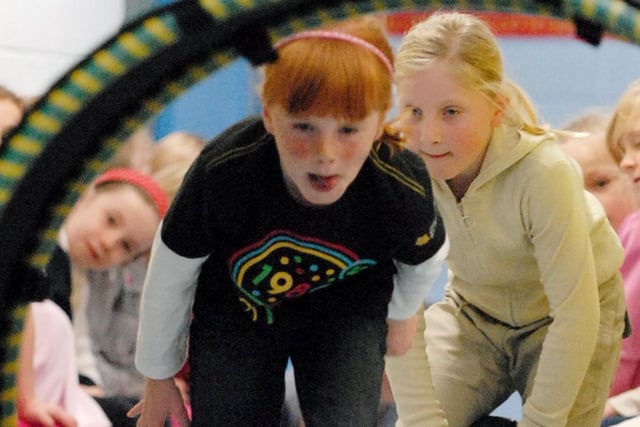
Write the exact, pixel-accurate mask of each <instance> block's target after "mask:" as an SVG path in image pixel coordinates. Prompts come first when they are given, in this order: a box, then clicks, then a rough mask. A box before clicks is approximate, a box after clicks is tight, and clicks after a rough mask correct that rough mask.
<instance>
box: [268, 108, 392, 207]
mask: <svg viewBox="0 0 640 427" xmlns="http://www.w3.org/2000/svg"><path fill="white" fill-rule="evenodd" d="M263 117H264V122H265V127H266V129H267V131H268V132H269V133H271V134H272V135H273V136H274V138H275V141H276V146H277V148H278V154H279V156H280V165H281V167H282V171H283V175H284V179H285V181H287V185H288V187H289V190H290V192H291V193H292V195H293V196H294V197H296V198H298V199H299V200H300V201H302V202H303V203H306V204H311V205H328V204H332V203H335V202H336V201H338V199H340V197H342V195H343V194H344V192H345V191H346V190H347V188H348V187H349V185H350V184H351V183H352V182H353V180H354V179H355V178H356V176H357V175H358V173H359V172H360V169H361V167H362V165H363V164H364V162H365V160H366V159H367V157H368V156H369V152H370V151H371V147H372V145H373V142H374V141H375V140H376V139H378V138H379V137H380V136H381V134H382V129H383V118H384V115H383V114H382V113H380V112H377V111H376V112H372V113H371V114H369V115H368V116H367V117H365V118H364V119H362V120H360V121H349V120H347V119H336V118H334V117H331V116H324V117H318V116H306V115H297V114H296V115H294V114H290V113H288V112H286V111H285V110H284V109H283V108H281V107H279V106H271V107H266V106H265V108H264V113H263Z"/></svg>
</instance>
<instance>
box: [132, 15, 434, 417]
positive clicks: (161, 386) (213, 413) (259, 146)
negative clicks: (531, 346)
mask: <svg viewBox="0 0 640 427" xmlns="http://www.w3.org/2000/svg"><path fill="white" fill-rule="evenodd" d="M277 50H278V56H279V58H278V60H277V62H275V63H273V64H270V65H267V66H266V67H265V77H264V84H263V86H262V102H263V114H262V119H260V118H257V117H254V118H248V119H246V120H244V121H242V122H240V123H238V124H236V125H234V126H232V127H231V128H230V129H228V130H227V131H225V132H223V133H222V134H221V135H220V136H219V137H217V138H216V139H214V141H212V142H211V143H210V144H208V145H207V147H206V148H205V150H204V151H203V153H202V154H201V155H200V157H199V158H198V159H197V160H196V162H195V163H194V166H193V167H192V169H191V170H190V172H189V173H188V175H187V177H186V179H185V182H184V184H183V186H182V188H181V190H180V191H179V193H178V195H177V197H176V199H175V201H174V203H173V205H172V207H171V209H170V212H169V214H168V216H167V218H166V219H165V221H164V222H163V225H162V229H161V231H160V233H159V234H158V237H157V239H156V241H155V243H154V249H153V252H152V256H151V264H150V269H149V273H148V275H147V279H146V282H145V287H144V291H143V298H142V305H141V307H142V308H141V324H140V329H139V339H138V346H137V353H136V366H137V367H138V368H139V369H140V371H141V372H143V373H144V374H145V376H146V383H145V390H144V399H143V401H142V402H141V403H140V404H139V405H137V406H136V407H134V408H132V411H131V415H132V416H134V415H137V414H138V413H140V412H141V413H142V415H141V418H140V420H139V421H138V423H139V425H148V426H158V425H160V424H161V422H162V420H163V419H164V418H165V416H167V415H169V414H174V415H176V416H177V419H178V420H179V421H180V422H181V423H182V425H187V424H188V420H187V417H186V414H185V412H184V408H183V405H182V400H181V398H180V396H179V392H178V390H177V388H176V386H175V384H174V382H173V380H172V376H173V375H174V374H175V372H177V371H178V369H180V366H181V365H182V363H183V361H184V358H185V355H186V341H187V337H188V339H189V366H190V385H191V404H192V409H193V421H192V424H191V426H193V427H197V426H216V425H222V426H228V425H238V426H271V425H279V423H280V417H281V409H282V403H283V397H284V372H285V369H286V366H287V363H288V360H289V358H290V359H291V362H292V364H293V367H294V372H295V376H296V386H297V391H298V397H299V400H300V405H301V408H302V412H303V416H304V420H305V422H306V423H307V425H310V426H312V425H349V426H358V425H371V424H373V422H374V421H375V418H376V412H377V408H378V404H379V398H380V390H381V380H382V371H383V363H384V360H383V355H384V353H385V345H386V346H387V348H388V350H389V351H390V352H392V353H401V352H403V351H405V349H406V348H407V347H408V345H409V344H410V342H411V339H412V337H413V330H414V329H415V328H413V325H414V324H415V322H414V317H415V316H414V315H415V312H416V310H417V308H418V306H419V304H420V303H421V301H422V299H423V298H424V295H426V288H427V287H428V286H429V284H430V282H431V280H432V276H436V275H437V274H438V272H439V269H440V268H441V264H440V261H441V258H440V257H438V256H436V254H439V253H441V252H442V251H443V245H444V242H445V235H444V229H443V227H442V224H441V221H440V220H439V218H438V217H437V213H436V211H435V209H434V204H433V200H432V198H431V194H430V188H429V179H428V175H427V173H426V170H425V168H424V166H423V165H422V164H421V162H420V161H419V159H418V158H417V157H416V156H415V155H413V154H411V153H410V152H407V151H402V150H399V149H398V148H395V150H393V148H394V147H392V145H391V144H392V143H393V142H395V141H391V140H387V139H386V138H385V137H384V136H383V123H384V118H385V115H386V113H387V111H388V110H389V108H390V106H391V103H392V98H391V77H392V69H391V61H392V52H391V47H390V46H389V44H388V42H387V40H386V37H385V34H384V33H383V31H382V30H381V26H380V24H379V22H377V21H375V20H373V19H362V20H357V21H353V22H347V23H343V24H342V25H340V26H338V27H336V28H332V29H327V30H325V31H320V32H318V31H312V32H303V33H300V34H297V35H294V36H293V37H292V38H289V39H286V40H284V41H281V42H279V43H278V45H277ZM381 138H382V140H381V141H379V142H378V143H377V144H375V145H374V141H376V140H379V139H381ZM387 141H388V143H387ZM392 154H393V155H392ZM392 260H395V261H396V267H397V270H398V271H397V274H396V276H395V280H396V284H395V287H394V280H393V276H392V275H393V272H394V270H395V268H394V265H393V261H392ZM392 291H393V298H392V299H391V303H390V305H389V299H390V298H391V295H392ZM192 305H193V320H192V321H191V325H190V331H189V320H190V313H191V307H192ZM387 314H388V316H389V318H390V319H389V320H388V324H387ZM387 328H389V332H388V337H387V339H386V342H385V336H386V335H387Z"/></svg>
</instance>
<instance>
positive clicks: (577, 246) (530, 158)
mask: <svg viewBox="0 0 640 427" xmlns="http://www.w3.org/2000/svg"><path fill="white" fill-rule="evenodd" d="M396 81H397V84H398V97H399V104H400V109H401V112H402V113H401V119H400V120H399V121H400V123H401V126H402V128H403V129H404V130H406V131H407V132H408V133H409V146H410V148H411V149H413V150H415V151H416V152H418V153H419V154H420V156H421V157H422V159H423V160H424V162H425V164H426V165H427V169H428V170H429V173H430V175H431V177H432V183H433V191H434V196H435V198H436V202H437V206H438V208H439V211H440V213H441V215H442V217H443V220H444V222H445V226H446V229H447V235H448V236H449V239H450V242H451V248H450V252H449V255H448V257H447V265H448V267H449V270H450V280H449V283H448V286H447V290H446V295H445V298H444V300H443V301H441V302H438V303H435V304H433V305H431V306H430V307H429V308H428V309H427V310H426V312H425V324H426V327H425V336H426V350H427V351H426V353H427V354H428V360H429V363H430V365H431V375H432V377H433V386H434V388H435V392H436V397H437V398H438V400H439V401H440V403H441V404H442V406H443V408H444V411H445V414H446V417H447V420H448V422H449V425H450V426H451V427H467V426H470V425H473V424H474V423H476V422H478V421H480V422H483V421H482V418H483V417H485V416H487V415H488V414H490V413H491V412H492V411H493V410H494V409H495V408H497V407H498V406H499V405H500V404H501V403H502V402H503V401H504V400H505V399H507V398H508V397H509V396H510V395H511V394H512V393H513V392H515V391H517V392H518V393H520V395H521V396H522V398H523V402H524V405H523V410H522V412H523V416H522V419H521V420H520V421H519V422H518V426H545V427H553V426H557V427H560V426H575V427H578V426H580V427H585V426H597V425H598V424H599V423H600V419H601V416H602V410H603V407H604V403H605V400H606V398H607V395H608V391H609V385H610V383H611V379H612V377H613V374H614V371H615V367H616V364H617V361H618V354H619V349H620V341H621V338H622V335H623V329H624V317H625V316H624V313H625V307H624V291H623V287H622V280H621V277H620V272H619V268H620V265H621V264H622V259H623V252H622V248H621V247H620V243H619V241H618V238H617V236H616V234H615V231H614V230H613V229H612V227H611V225H610V223H609V221H608V220H607V218H606V216H605V214H604V212H603V209H602V206H601V205H600V204H599V203H598V202H597V200H595V198H594V197H593V196H592V195H590V194H589V193H588V192H586V191H584V189H583V183H582V178H581V176H580V173H579V171H578V169H577V166H575V165H573V164H572V162H570V161H569V158H568V157H567V156H566V155H565V154H564V153H563V152H562V150H561V149H560V147H559V146H558V145H557V144H556V143H555V136H554V134H553V133H551V132H549V131H546V130H545V129H544V128H543V127H541V126H540V125H538V123H537V119H536V114H535V112H534V109H533V106H532V105H531V103H530V102H529V101H528V99H527V97H526V95H525V94H524V92H522V90H521V89H520V88H519V87H518V86H516V85H515V84H513V83H510V82H508V81H507V80H505V78H504V75H503V70H502V60H501V53H500V51H499V47H498V45H497V42H496V40H495V37H494V35H493V34H492V33H491V31H490V30H489V28H488V27H487V26H486V24H484V23H483V22H482V21H481V20H480V19H479V18H477V17H474V16H473V15H470V14H463V13H456V12H449V13H436V14H434V15H432V16H431V17H429V18H427V19H426V20H425V21H423V22H421V23H419V24H417V25H416V26H414V27H413V28H412V29H411V30H410V31H409V33H408V34H407V35H406V37H405V38H404V39H403V41H402V44H401V46H400V49H399V52H398V56H397V60H396ZM414 349H415V347H414ZM417 351H422V352H424V348H423V349H420V348H418V349H417ZM423 359H424V353H423ZM416 360H418V361H419V359H402V360H400V361H399V362H400V363H398V364H392V365H390V366H388V368H389V369H388V371H387V373H388V375H389V378H390V380H391V386H392V389H393V390H394V395H395V398H396V404H397V407H398V412H399V417H400V419H401V420H403V419H405V417H407V418H406V419H410V417H411V415H412V414H411V412H412V408H413V407H416V406H418V405H419V403H420V401H421V398H422V397H421V396H422V395H423V394H424V393H426V392H425V391H424V390H423V391H419V390H413V391H411V392H410V393H399V392H398V391H402V390H403V389H396V388H395V384H394V383H398V382H400V383H402V382H403V378H404V380H407V378H408V381H414V383H415V380H414V378H415V377H416V376H420V375H422V374H423V372H424V371H425V370H426V367H425V366H426V363H425V360H422V361H419V363H417V364H416V363H408V362H414V361H416ZM403 362H404V363H403ZM409 377H410V378H409ZM428 386H430V384H428V383H426V382H425V383H424V385H423V389H424V388H427V387H428ZM405 424H406V422H405ZM514 424H515V423H514ZM416 425H418V424H417V423H416ZM419 425H427V424H424V423H422V424H419Z"/></svg>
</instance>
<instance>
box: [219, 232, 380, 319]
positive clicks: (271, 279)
mask: <svg viewBox="0 0 640 427" xmlns="http://www.w3.org/2000/svg"><path fill="white" fill-rule="evenodd" d="M375 264H376V262H375V261H373V260H370V259H360V257H359V256H358V255H357V254H355V253H353V252H352V251H351V250H349V249H347V248H346V247H344V246H341V245H336V244H333V243H329V242H325V241H322V240H319V239H317V238H313V237H305V236H299V235H295V234H293V233H290V232H288V231H283V230H276V231H273V232H271V233H269V234H268V235H267V236H266V237H265V238H264V239H262V240H260V241H259V242H256V243H254V244H252V245H250V246H248V247H246V248H243V249H241V250H239V251H237V252H236V253H235V254H234V255H233V256H232V257H231V259H230V260H229V270H230V271H231V277H232V278H233V280H234V282H235V283H236V286H238V288H239V289H240V291H241V292H242V294H243V296H242V297H240V301H241V302H242V304H244V305H245V309H246V311H249V312H251V315H252V318H253V320H254V321H256V320H258V317H259V316H260V312H261V311H264V315H265V316H266V317H267V319H266V320H267V323H273V311H272V309H273V308H275V307H276V306H277V305H279V304H280V303H282V302H283V301H285V300H288V299H292V298H297V297H300V296H302V295H305V294H308V293H311V292H315V291H317V290H319V289H322V288H325V287H327V286H330V285H332V284H333V283H334V282H336V281H339V280H343V279H345V278H347V277H349V276H353V275H354V274H357V273H358V272H360V271H362V270H364V269H366V268H368V267H370V266H373V265H375Z"/></svg>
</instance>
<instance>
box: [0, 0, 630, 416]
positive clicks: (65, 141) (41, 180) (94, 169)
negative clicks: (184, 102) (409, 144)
mask: <svg viewBox="0 0 640 427" xmlns="http://www.w3.org/2000/svg"><path fill="white" fill-rule="evenodd" d="M429 9H431V10H436V9H460V10H471V11H473V10H475V11H496V12H512V13H523V14H531V15H542V16H549V17H557V18H564V19H570V20H583V21H589V22H591V23H593V24H595V25H596V26H597V27H601V28H602V29H604V30H605V31H607V32H609V33H611V34H614V35H617V36H619V37H620V38H622V39H624V40H627V41H629V42H631V43H635V44H640V14H639V13H638V11H637V10H636V9H634V8H632V7H630V6H628V5H627V4H626V3H624V2H623V1H621V0H584V1H582V0H547V1H544V2H534V1H531V0H514V1H510V0H441V1H438V0H433V1H419V0H415V1H411V0H387V1H383V0H370V1H338V0H282V1H277V0H270V1H269V0H235V1H234V0H199V1H196V0H183V1H180V2H178V3H175V4H172V5H170V6H167V7H163V8H160V9H156V10H154V11H152V12H151V13H149V14H147V15H145V16H143V17H141V18H139V19H138V20H136V21H134V22H132V23H131V24H129V25H128V26H126V27H125V28H123V29H122V30H121V31H120V32H119V33H118V34H116V35H115V36H113V37H112V38H111V39H109V40H108V41H107V42H105V43H104V44H103V45H102V46H100V47H99V48H97V49H96V50H94V51H93V52H92V53H91V54H89V55H88V56H87V57H86V58H85V59H84V60H83V61H81V62H80V63H79V64H78V65H77V66H75V67H74V68H73V69H71V70H70V71H69V72H67V73H66V75H65V76H63V77H62V78H61V79H59V80H58V81H57V82H56V83H55V84H54V85H53V86H52V87H51V88H50V89H49V91H48V92H47V93H46V94H45V95H44V96H43V97H42V98H41V99H40V100H39V101H38V102H37V103H36V104H35V105H34V106H33V107H32V108H31V109H30V110H29V111H28V112H27V113H26V115H25V117H24V119H23V121H22V122H21V124H20V125H19V126H18V127H17V128H16V129H14V131H12V132H11V133H10V134H9V135H7V136H6V138H5V141H4V143H3V145H2V147H1V148H0V236H2V238H1V239H0V242H1V243H0V335H1V336H0V339H2V340H3V342H4V345H3V346H0V349H2V350H3V351H2V352H0V361H2V374H1V376H0V425H3V426H13V425H17V415H16V408H15V401H16V397H17V390H16V373H17V358H18V350H19V343H20V339H21V331H22V325H23V321H24V316H25V313H26V309H25V307H26V302H27V301H29V300H31V299H33V298H34V296H36V294H37V293H38V287H37V286H36V285H35V284H34V283H33V282H32V276H31V275H30V273H29V271H30V270H31V269H41V268H43V267H44V266H45V265H46V263H47V262H48V261H49V257H50V253H51V252H52V250H53V248H54V247H55V244H56V235H57V231H58V228H59V227H60V225H61V224H62V222H63V221H64V218H65V217H66V215H67V213H68V212H69V210H70V209H71V206H72V205H73V203H74V202H75V201H76V200H77V199H78V197H79V195H80V194H81V192H82V191H83V189H84V188H85V187H86V185H87V184H88V183H89V182H91V180H92V179H93V178H94V177H95V176H96V175H97V174H98V173H100V171H101V170H102V169H103V168H104V166H105V165H106V162H107V161H108V160H109V159H110V158H111V156H112V155H113V154H114V153H115V151H116V150H117V149H118V148H119V147H120V146H121V144H122V143H123V141H124V140H126V138H127V137H129V136H130V135H131V134H132V133H133V132H135V131H136V130H137V129H138V128H139V127H140V126H142V124H144V123H145V122H146V121H147V120H149V119H150V118H152V117H154V116H156V115H157V114H158V113H160V112H161V111H162V110H163V109H164V107H165V106H167V105H168V104H169V103H170V102H172V101H173V100H174V99H176V98H178V97H179V96H180V95H181V94H182V93H184V92H185V91H186V90H187V89H188V88H190V87H191V86H193V85H194V84H196V83H198V82H199V81H201V80H202V79H204V78H205V77H207V76H209V75H210V74H211V73H214V72H215V71H216V70H218V69H220V68H222V67H224V66H226V65H227V64H229V63H230V62H232V61H233V60H234V59H236V58H237V57H238V56H245V57H246V58H248V59H249V60H250V61H251V62H252V63H254V64H257V63H260V62H263V61H265V60H268V59H269V58H272V57H273V56H272V55H273V51H272V50H271V44H270V42H271V41H274V42H275V41H276V40H278V39H279V38H281V37H284V36H287V35H289V34H291V33H293V32H295V31H299V30H302V29H306V28H313V27H317V26H320V25H322V24H326V23H329V22H331V21H338V20H342V19H346V18H349V17H354V16H357V15H361V14H366V13H372V12H383V11H411V10H416V11H417V10H429ZM61 189H62V191H61Z"/></svg>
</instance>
